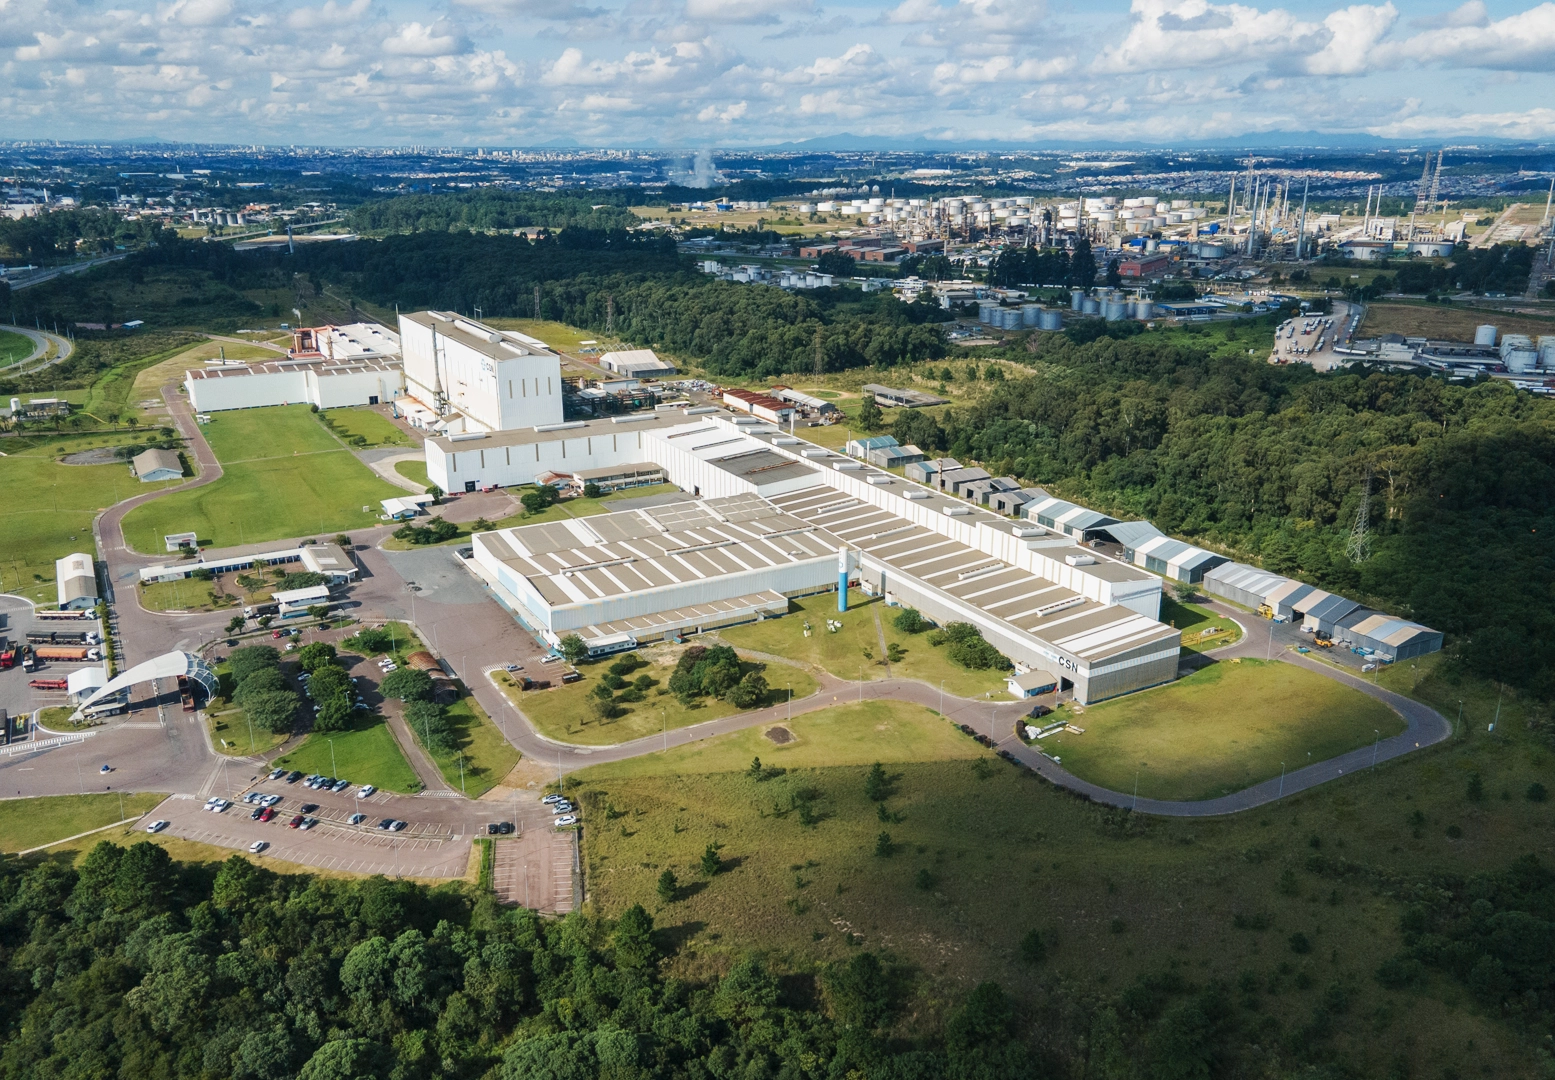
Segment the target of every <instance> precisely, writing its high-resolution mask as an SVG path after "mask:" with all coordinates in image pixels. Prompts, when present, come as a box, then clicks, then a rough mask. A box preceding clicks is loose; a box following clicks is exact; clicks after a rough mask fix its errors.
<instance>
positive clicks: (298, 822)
mask: <svg viewBox="0 0 1555 1080" xmlns="http://www.w3.org/2000/svg"><path fill="white" fill-rule="evenodd" d="M303 820H304V819H303V816H302V815H301V814H298V815H297V816H296V817H294V818H292V819H291V820H290V821H288V822H287V823H286V827H287V828H289V829H295V828H296V827H297V826H299V825H301V824H302V823H303Z"/></svg>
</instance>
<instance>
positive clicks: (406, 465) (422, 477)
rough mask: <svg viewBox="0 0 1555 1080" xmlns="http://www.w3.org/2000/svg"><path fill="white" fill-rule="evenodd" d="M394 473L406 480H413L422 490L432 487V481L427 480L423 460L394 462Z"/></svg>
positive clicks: (425, 465)
mask: <svg viewBox="0 0 1555 1080" xmlns="http://www.w3.org/2000/svg"><path fill="white" fill-rule="evenodd" d="M394 471H395V472H397V473H399V474H400V475H401V476H403V477H404V478H405V479H407V480H414V481H415V482H416V483H417V484H419V485H420V486H421V487H423V488H429V487H431V486H432V481H431V480H430V479H428V478H427V463H426V460H425V459H424V458H412V459H408V460H406V461H396V462H395V463H394Z"/></svg>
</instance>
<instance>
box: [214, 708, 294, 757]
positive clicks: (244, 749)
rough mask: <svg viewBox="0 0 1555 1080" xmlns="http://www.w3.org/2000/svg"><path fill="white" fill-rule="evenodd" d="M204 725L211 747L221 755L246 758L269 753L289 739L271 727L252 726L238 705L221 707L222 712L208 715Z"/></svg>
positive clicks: (288, 736)
mask: <svg viewBox="0 0 1555 1080" xmlns="http://www.w3.org/2000/svg"><path fill="white" fill-rule="evenodd" d="M205 724H206V727H207V728H209V730H210V733H211V745H212V746H214V747H215V748H216V752H217V753H218V754H226V755H227V756H228V757H243V756H245V755H248V754H268V753H270V751H272V750H274V749H276V748H277V747H278V746H280V745H281V744H282V743H284V742H285V741H286V740H287V739H289V738H291V736H290V735H289V734H287V735H277V734H276V733H275V732H273V731H271V730H270V729H269V728H263V727H258V726H253V725H250V724H249V722H248V720H247V719H246V718H245V717H244V716H243V710H242V709H239V708H237V707H236V706H222V707H220V709H219V711H216V712H209V711H207V712H206V713H205Z"/></svg>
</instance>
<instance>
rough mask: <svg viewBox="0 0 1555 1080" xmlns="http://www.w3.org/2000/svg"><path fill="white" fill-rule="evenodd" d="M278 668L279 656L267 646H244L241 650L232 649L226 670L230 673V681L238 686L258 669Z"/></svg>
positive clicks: (279, 663)
mask: <svg viewBox="0 0 1555 1080" xmlns="http://www.w3.org/2000/svg"><path fill="white" fill-rule="evenodd" d="M280 666H281V654H280V653H279V652H277V651H276V650H274V649H272V648H271V647H270V646H268V645H245V646H243V648H241V649H233V650H232V655H231V656H229V657H227V670H228V671H229V672H231V673H232V681H233V682H234V683H235V684H237V685H239V686H241V685H242V684H243V680H244V679H246V678H248V677H249V676H250V675H252V674H253V673H254V672H256V671H258V670H259V669H260V668H267V667H269V668H279V667H280Z"/></svg>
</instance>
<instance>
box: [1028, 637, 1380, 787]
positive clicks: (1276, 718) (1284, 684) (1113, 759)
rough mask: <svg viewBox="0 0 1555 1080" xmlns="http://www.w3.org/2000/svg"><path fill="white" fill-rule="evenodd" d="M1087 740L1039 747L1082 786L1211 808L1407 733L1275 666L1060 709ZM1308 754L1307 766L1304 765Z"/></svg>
mask: <svg viewBox="0 0 1555 1080" xmlns="http://www.w3.org/2000/svg"><path fill="white" fill-rule="evenodd" d="M1060 718H1062V719H1068V720H1070V722H1071V723H1073V724H1074V725H1075V726H1076V727H1081V728H1084V729H1085V734H1084V735H1075V734H1070V733H1060V734H1058V735H1054V736H1051V737H1049V738H1047V739H1045V740H1043V744H1042V747H1043V749H1044V750H1046V751H1047V752H1048V753H1049V754H1052V755H1054V756H1055V757H1059V758H1062V759H1063V766H1064V768H1066V769H1068V770H1069V771H1070V772H1072V773H1074V774H1075V775H1076V776H1078V777H1080V778H1081V779H1083V780H1089V781H1091V782H1092V783H1094V784H1101V785H1102V786H1104V787H1109V788H1111V789H1112V790H1114V791H1132V790H1133V789H1134V782H1135V776H1136V772H1137V775H1138V782H1139V793H1140V794H1141V795H1144V796H1146V797H1148V798H1152V799H1213V798H1216V797H1218V796H1221V795H1226V794H1229V793H1231V792H1233V791H1241V790H1242V789H1243V788H1246V787H1249V786H1251V785H1253V784H1256V783H1259V782H1260V781H1263V780H1267V779H1269V778H1270V777H1272V776H1278V775H1280V768H1281V762H1284V763H1285V766H1286V767H1287V768H1288V769H1297V768H1301V767H1302V766H1305V765H1307V764H1310V763H1311V762H1316V761H1325V760H1327V759H1328V758H1331V757H1334V756H1336V755H1338V754H1342V753H1344V752H1345V751H1347V750H1354V749H1355V748H1356V747H1360V746H1369V745H1371V743H1372V742H1373V741H1374V739H1375V738H1376V737H1377V735H1376V734H1375V733H1376V732H1380V733H1381V737H1382V738H1388V737H1389V736H1392V735H1397V734H1398V733H1399V732H1400V731H1403V730H1404V721H1403V719H1402V718H1400V717H1399V716H1398V715H1397V714H1396V713H1394V712H1393V711H1392V710H1391V709H1389V708H1388V707H1387V706H1385V705H1383V704H1382V703H1381V702H1379V701H1377V700H1376V699H1375V698H1370V697H1367V696H1366V695H1365V694H1362V693H1361V692H1360V691H1358V690H1352V689H1350V688H1349V687H1347V686H1343V685H1341V684H1339V683H1337V682H1335V681H1334V680H1332V679H1328V678H1324V677H1323V676H1322V675H1319V674H1317V673H1316V672H1312V671H1307V670H1306V669H1305V668H1300V667H1297V666H1296V665H1294V664H1287V663H1283V662H1280V661H1263V660H1242V661H1240V662H1235V661H1228V662H1224V663H1219V664H1214V665H1211V666H1210V667H1208V668H1205V669H1203V670H1201V671H1198V672H1195V673H1194V674H1192V675H1190V676H1188V677H1187V678H1184V679H1180V680H1178V681H1177V682H1175V683H1173V684H1171V685H1170V686H1163V687H1158V688H1156V689H1154V690H1147V691H1144V692H1142V693H1139V694H1131V695H1129V696H1127V697H1124V698H1120V699H1118V700H1116V701H1107V702H1102V703H1101V704H1099V705H1092V706H1089V707H1084V708H1077V707H1075V706H1073V705H1068V706H1064V707H1063V708H1061V709H1060V711H1059V714H1058V715H1057V716H1055V719H1060ZM1309 754H1310V757H1309V756H1308V755H1309Z"/></svg>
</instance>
